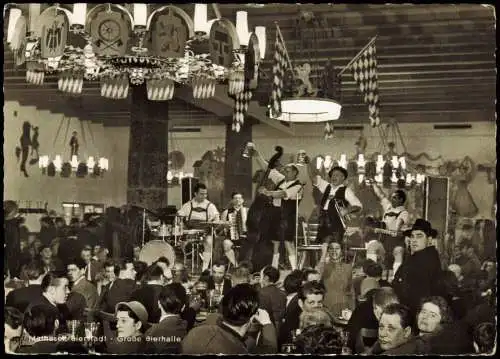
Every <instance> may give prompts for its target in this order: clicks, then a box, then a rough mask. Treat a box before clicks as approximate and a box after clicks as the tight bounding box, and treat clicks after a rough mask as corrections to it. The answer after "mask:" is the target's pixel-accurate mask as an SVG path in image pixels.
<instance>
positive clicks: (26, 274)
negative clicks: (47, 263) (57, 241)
mask: <svg viewBox="0 0 500 359" xmlns="http://www.w3.org/2000/svg"><path fill="white" fill-rule="evenodd" d="M41 275H42V269H41V268H40V266H39V265H38V264H37V263H35V262H32V263H29V264H27V265H25V266H23V268H22V269H21V279H22V280H28V281H35V280H38V279H39V278H40V276H41Z"/></svg>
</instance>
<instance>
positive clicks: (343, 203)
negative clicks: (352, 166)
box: [312, 166, 363, 262]
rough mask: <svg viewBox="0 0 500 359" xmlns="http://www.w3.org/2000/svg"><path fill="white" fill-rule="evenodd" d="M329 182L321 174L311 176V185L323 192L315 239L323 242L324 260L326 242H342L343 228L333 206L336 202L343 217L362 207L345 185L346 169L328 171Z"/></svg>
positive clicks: (322, 256)
mask: <svg viewBox="0 0 500 359" xmlns="http://www.w3.org/2000/svg"><path fill="white" fill-rule="evenodd" d="M328 177H330V182H327V181H325V180H324V179H323V178H321V176H319V175H316V176H312V183H313V186H316V187H317V188H318V190H319V191H320V192H321V193H322V194H323V196H322V198H321V202H320V214H319V228H318V235H317V238H316V240H317V241H318V242H320V241H321V242H323V245H322V247H321V260H320V261H322V262H324V261H325V260H326V253H327V248H328V243H330V242H332V241H334V242H338V243H341V244H342V243H343V237H344V233H345V228H344V226H343V225H342V221H341V218H340V217H339V213H338V211H337V209H336V207H335V202H337V204H338V206H339V209H340V215H341V216H343V217H345V216H346V215H348V214H350V213H355V212H359V211H361V209H362V208H363V206H362V204H361V202H360V201H359V199H358V197H356V195H355V194H354V192H353V191H352V190H351V189H350V188H349V187H347V186H346V185H345V181H346V179H347V170H346V169H344V168H342V167H340V166H335V167H333V168H332V169H331V170H330V171H329V172H328Z"/></svg>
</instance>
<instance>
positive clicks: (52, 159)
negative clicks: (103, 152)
mask: <svg viewBox="0 0 500 359" xmlns="http://www.w3.org/2000/svg"><path fill="white" fill-rule="evenodd" d="M64 123H66V133H68V132H69V127H70V123H71V119H69V118H66V117H63V118H62V119H61V123H60V125H59V129H58V131H57V134H56V138H55V140H54V146H55V145H57V144H58V139H59V132H60V130H61V128H62V126H63V125H64ZM80 125H81V131H82V138H83V145H84V146H83V150H82V149H81V148H80V145H79V141H78V136H77V132H76V131H73V132H72V136H71V139H70V141H69V142H68V139H67V138H65V139H64V141H63V142H62V145H63V148H65V147H66V146H67V144H69V148H67V147H66V148H67V151H68V152H69V154H67V155H65V154H64V152H66V151H63V154H61V153H56V154H53V155H51V156H49V155H42V156H40V157H39V159H38V167H39V168H40V169H41V170H42V174H43V175H47V176H49V177H54V176H56V175H60V176H61V177H62V178H69V177H71V176H72V175H74V176H76V177H78V178H84V177H86V176H87V175H89V176H90V177H91V178H100V177H103V176H104V173H106V172H107V171H108V170H109V160H108V159H107V158H106V157H101V156H99V155H98V151H97V150H96V146H95V143H94V136H93V134H92V130H91V128H90V124H89V123H88V122H87V125H88V132H87V134H88V135H90V138H91V139H92V145H91V146H87V141H86V139H85V138H86V136H85V132H86V131H85V127H84V124H83V122H81V121H80ZM54 152H55V151H54ZM82 152H84V153H92V152H94V153H95V155H92V154H90V155H89V156H81V157H80V156H79V155H80V154H81V153H82ZM79 157H80V158H81V159H82V160H80V159H79Z"/></svg>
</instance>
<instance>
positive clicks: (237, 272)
mask: <svg viewBox="0 0 500 359" xmlns="http://www.w3.org/2000/svg"><path fill="white" fill-rule="evenodd" d="M231 282H232V285H233V286H235V285H237V284H243V283H250V271H249V270H248V268H247V267H241V266H240V267H236V268H234V270H233V273H232V274H231Z"/></svg>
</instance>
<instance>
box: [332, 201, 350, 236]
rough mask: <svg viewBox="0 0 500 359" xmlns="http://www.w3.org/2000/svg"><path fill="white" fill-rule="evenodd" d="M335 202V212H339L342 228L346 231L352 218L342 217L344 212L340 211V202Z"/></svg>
mask: <svg viewBox="0 0 500 359" xmlns="http://www.w3.org/2000/svg"><path fill="white" fill-rule="evenodd" d="M333 201H334V203H335V210H336V211H337V215H338V216H339V218H340V222H341V223H342V227H343V228H344V230H345V229H346V228H347V222H348V221H349V220H350V218H349V216H348V215H345V216H343V215H342V211H341V210H340V209H341V206H340V205H339V203H338V200H336V199H333Z"/></svg>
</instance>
